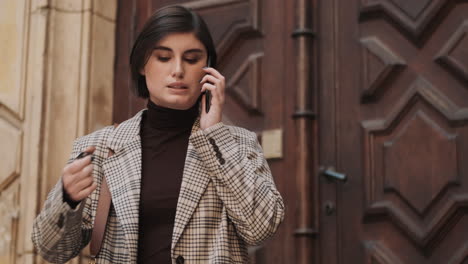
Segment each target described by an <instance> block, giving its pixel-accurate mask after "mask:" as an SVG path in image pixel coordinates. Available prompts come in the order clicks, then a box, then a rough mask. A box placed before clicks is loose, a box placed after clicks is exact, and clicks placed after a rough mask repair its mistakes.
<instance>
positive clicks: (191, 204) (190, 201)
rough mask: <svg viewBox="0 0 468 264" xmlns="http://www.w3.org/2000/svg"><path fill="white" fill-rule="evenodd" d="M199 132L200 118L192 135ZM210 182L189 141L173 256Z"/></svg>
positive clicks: (178, 203)
mask: <svg viewBox="0 0 468 264" xmlns="http://www.w3.org/2000/svg"><path fill="white" fill-rule="evenodd" d="M199 130H200V117H198V118H197V119H196V120H195V123H194V124H193V126H192V132H191V135H193V134H194V133H196V132H197V131H199ZM209 181H210V178H209V175H208V171H207V170H206V167H205V164H204V163H203V161H202V160H201V159H200V157H199V156H198V153H197V150H196V149H195V147H194V146H193V145H192V144H191V143H190V141H189V145H188V148H187V155H186V158H185V166H184V172H183V176H182V184H181V187H180V193H179V199H178V201H177V209H176V216H175V223H174V230H173V234H172V247H171V252H172V254H173V253H174V248H175V246H176V244H177V242H178V241H179V238H180V236H181V235H182V232H183V231H184V229H185V226H186V225H187V223H188V222H189V220H190V218H191V217H192V214H193V212H194V211H195V209H196V208H197V206H198V203H199V201H200V198H201V197H202V195H203V193H204V192H205V190H206V187H207V186H208V183H209Z"/></svg>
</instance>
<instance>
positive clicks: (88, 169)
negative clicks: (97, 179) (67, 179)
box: [73, 164, 93, 183]
mask: <svg viewBox="0 0 468 264" xmlns="http://www.w3.org/2000/svg"><path fill="white" fill-rule="evenodd" d="M92 172H93V164H88V165H87V166H85V167H84V168H83V169H82V170H81V171H79V172H77V173H75V174H74V180H73V183H77V182H79V181H81V180H83V179H86V178H92Z"/></svg>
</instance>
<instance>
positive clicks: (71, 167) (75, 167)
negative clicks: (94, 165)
mask: <svg viewBox="0 0 468 264" xmlns="http://www.w3.org/2000/svg"><path fill="white" fill-rule="evenodd" d="M91 159H92V155H89V156H86V157H84V158H82V159H77V160H74V161H73V162H72V163H70V164H68V165H67V166H65V168H64V173H66V172H68V173H76V172H79V171H81V170H82V169H83V168H84V167H85V166H87V165H89V164H90V163H91Z"/></svg>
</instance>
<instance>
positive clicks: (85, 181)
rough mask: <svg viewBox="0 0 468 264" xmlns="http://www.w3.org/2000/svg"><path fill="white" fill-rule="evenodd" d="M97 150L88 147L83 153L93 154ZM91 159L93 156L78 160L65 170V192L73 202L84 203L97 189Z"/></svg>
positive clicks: (63, 180)
mask: <svg viewBox="0 0 468 264" xmlns="http://www.w3.org/2000/svg"><path fill="white" fill-rule="evenodd" d="M95 150H96V148H95V147H88V148H86V149H85V150H84V151H83V152H87V153H89V154H92V153H93V152H94V151H95ZM91 157H92V155H88V156H86V157H84V158H82V159H76V160H74V161H73V162H72V163H70V164H68V165H67V166H65V168H64V169H63V174H62V182H63V190H64V192H66V194H67V196H68V197H69V198H70V199H71V200H72V202H76V203H78V202H80V201H82V200H83V199H85V198H86V197H88V195H90V194H91V193H92V192H93V191H94V190H95V189H96V187H97V184H96V182H94V180H93V176H92V171H93V164H91Z"/></svg>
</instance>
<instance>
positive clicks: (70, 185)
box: [62, 164, 93, 193]
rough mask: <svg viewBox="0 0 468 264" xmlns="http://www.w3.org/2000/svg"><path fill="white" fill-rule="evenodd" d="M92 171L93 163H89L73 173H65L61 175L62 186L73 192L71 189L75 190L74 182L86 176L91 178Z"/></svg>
mask: <svg viewBox="0 0 468 264" xmlns="http://www.w3.org/2000/svg"><path fill="white" fill-rule="evenodd" d="M92 171H93V165H92V164H89V165H87V166H86V167H84V168H83V170H81V171H79V172H77V173H74V174H69V173H66V174H64V175H63V179H62V181H63V187H64V188H65V190H66V191H67V192H69V193H71V192H73V190H76V188H75V185H76V183H78V182H80V181H82V180H83V179H86V178H91V179H92V178H93V177H92Z"/></svg>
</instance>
